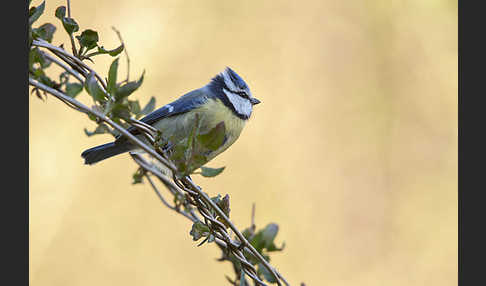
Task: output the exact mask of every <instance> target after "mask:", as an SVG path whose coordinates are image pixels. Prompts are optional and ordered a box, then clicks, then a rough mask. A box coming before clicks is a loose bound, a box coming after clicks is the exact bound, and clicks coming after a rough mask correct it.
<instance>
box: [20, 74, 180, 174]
mask: <svg viewBox="0 0 486 286" xmlns="http://www.w3.org/2000/svg"><path fill="white" fill-rule="evenodd" d="M29 84H31V85H33V86H36V87H38V88H39V89H42V90H45V91H47V92H49V93H50V94H52V95H54V96H56V97H58V98H60V99H63V100H65V101H68V102H69V103H71V104H73V105H74V106H76V107H78V108H80V109H83V110H85V111H87V112H89V113H91V114H92V115H94V116H96V117H98V118H99V119H100V120H102V121H104V122H106V123H108V124H109V125H111V126H113V127H114V128H115V129H116V130H118V131H120V133H121V134H123V135H124V136H126V137H127V138H128V139H129V140H130V141H132V142H133V143H134V144H136V145H138V146H139V147H141V148H142V149H143V151H145V152H147V153H148V154H150V155H152V156H154V157H155V158H156V159H157V160H159V161H161V162H162V163H164V164H165V165H167V166H168V167H169V168H170V169H171V170H172V171H175V170H176V167H175V166H174V164H172V163H171V162H169V161H167V160H166V159H164V158H162V156H160V155H159V154H158V153H157V152H155V151H154V150H153V149H151V148H150V147H148V146H147V145H146V144H144V143H143V142H142V141H140V139H138V138H137V137H135V136H133V135H132V134H131V133H129V132H128V131H126V130H125V129H124V128H123V127H121V126H120V125H118V124H117V123H115V122H113V121H112V120H111V119H109V118H108V117H106V116H105V115H104V114H102V113H101V112H99V111H97V110H94V109H93V110H92V109H90V108H88V107H87V106H85V105H84V104H82V103H81V102H79V101H77V100H74V99H72V98H70V97H68V96H66V95H65V94H63V93H61V92H59V91H57V90H55V89H53V88H50V87H48V86H47V85H44V84H42V83H40V82H37V81H35V80H33V79H32V78H30V77H29Z"/></svg>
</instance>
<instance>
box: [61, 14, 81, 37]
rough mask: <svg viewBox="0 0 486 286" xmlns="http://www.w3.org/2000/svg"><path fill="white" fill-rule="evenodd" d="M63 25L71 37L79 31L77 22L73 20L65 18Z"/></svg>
mask: <svg viewBox="0 0 486 286" xmlns="http://www.w3.org/2000/svg"><path fill="white" fill-rule="evenodd" d="M62 25H63V27H64V29H65V30H66V32H67V33H68V34H69V35H71V34H72V33H74V32H77V31H79V26H78V23H76V21H75V20H74V19H73V18H68V17H63V18H62Z"/></svg>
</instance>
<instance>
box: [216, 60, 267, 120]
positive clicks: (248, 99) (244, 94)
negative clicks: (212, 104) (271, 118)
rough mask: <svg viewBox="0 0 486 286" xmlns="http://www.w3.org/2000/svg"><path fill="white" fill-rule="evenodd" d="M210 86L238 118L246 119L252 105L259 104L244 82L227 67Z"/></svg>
mask: <svg viewBox="0 0 486 286" xmlns="http://www.w3.org/2000/svg"><path fill="white" fill-rule="evenodd" d="M210 86H211V87H212V89H213V91H214V92H216V94H217V95H218V97H219V98H220V99H221V100H222V101H223V103H224V104H226V105H227V106H228V107H230V108H231V109H232V110H233V111H234V112H235V114H236V115H237V116H239V117H240V118H243V119H248V118H249V117H250V115H251V112H252V110H253V105H256V104H259V103H260V100H258V99H256V98H254V97H253V96H252V94H251V91H250V88H249V87H248V85H247V84H246V82H245V81H244V80H243V79H242V78H241V77H240V76H239V75H238V74H237V73H236V72H235V71H234V70H232V69H231V68H229V67H226V69H225V70H224V71H223V72H221V73H220V74H218V75H217V76H215V77H214V78H213V80H212V81H211V83H210Z"/></svg>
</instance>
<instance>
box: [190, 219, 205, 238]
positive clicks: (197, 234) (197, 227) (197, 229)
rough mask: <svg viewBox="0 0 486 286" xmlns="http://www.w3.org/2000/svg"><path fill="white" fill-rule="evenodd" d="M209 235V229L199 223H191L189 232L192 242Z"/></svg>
mask: <svg viewBox="0 0 486 286" xmlns="http://www.w3.org/2000/svg"><path fill="white" fill-rule="evenodd" d="M209 233H210V232H209V227H208V226H207V225H205V224H204V223H202V222H200V221H197V222H195V223H193V224H192V228H191V231H190V232H189V234H190V235H191V236H192V239H193V240H194V241H197V240H199V239H200V238H201V237H206V236H208V235H209Z"/></svg>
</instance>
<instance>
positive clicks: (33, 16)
mask: <svg viewBox="0 0 486 286" xmlns="http://www.w3.org/2000/svg"><path fill="white" fill-rule="evenodd" d="M45 6H46V1H43V2H42V4H40V5H39V6H37V7H32V8H30V10H29V26H30V25H32V24H33V23H34V22H35V21H37V19H39V17H40V16H41V15H42V13H44V8H45Z"/></svg>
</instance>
